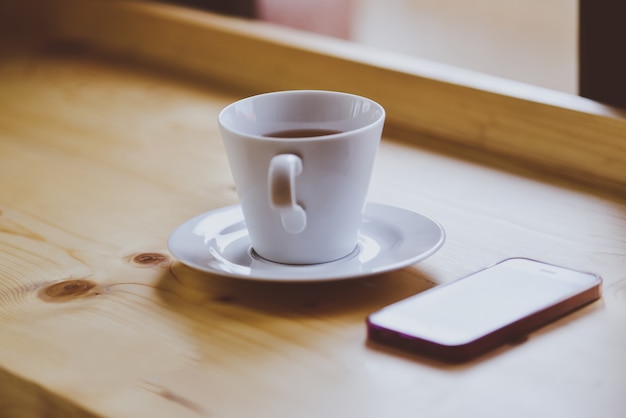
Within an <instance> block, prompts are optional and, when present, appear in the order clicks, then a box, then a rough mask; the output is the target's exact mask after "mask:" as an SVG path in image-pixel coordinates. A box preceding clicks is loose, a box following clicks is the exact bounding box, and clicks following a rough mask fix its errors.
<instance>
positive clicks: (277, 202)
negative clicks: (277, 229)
mask: <svg viewBox="0 0 626 418" xmlns="http://www.w3.org/2000/svg"><path fill="white" fill-rule="evenodd" d="M300 173H302V159H300V157H298V156H297V155H294V154H280V155H276V156H275V157H273V158H272V160H271V161H270V166H269V171H268V186H269V198H270V206H271V207H272V209H274V210H277V211H278V212H279V213H280V218H281V221H282V223H283V228H285V231H287V232H289V233H291V234H299V233H300V232H302V231H304V228H306V212H305V211H304V209H303V208H302V206H300V205H298V203H297V202H296V176H298V175H300Z"/></svg>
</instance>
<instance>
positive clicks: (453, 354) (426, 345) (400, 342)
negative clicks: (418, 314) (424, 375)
mask: <svg viewBox="0 0 626 418" xmlns="http://www.w3.org/2000/svg"><path fill="white" fill-rule="evenodd" d="M596 277H598V276H596ZM601 282H602V281H601V279H600V278H599V277H598V281H597V282H596V283H595V284H594V285H593V286H592V287H590V288H588V289H585V290H583V291H582V292H579V293H577V294H575V295H573V296H570V297H568V298H567V299H564V300H562V301H560V302H558V303H556V304H554V305H552V306H549V307H547V308H545V309H542V310H539V311H537V312H534V313H533V314H531V315H528V316H526V317H524V318H521V319H519V320H517V321H515V322H512V323H511V324H509V325H507V326H505V327H502V328H500V329H497V330H496V331H494V332H492V333H489V334H487V335H485V336H483V337H480V338H478V339H476V340H474V341H471V342H469V343H467V344H462V345H454V346H450V345H442V344H438V343H435V342H433V341H428V340H424V339H420V338H416V337H414V336H410V335H405V334H403V333H401V332H398V331H393V330H389V329H385V328H382V327H380V326H378V325H376V324H374V323H373V322H372V321H371V319H370V317H369V316H368V318H367V321H366V322H367V336H368V338H369V339H370V340H371V341H374V342H377V343H381V344H385V345H390V346H393V347H397V348H400V349H403V350H407V351H411V352H414V353H417V354H420V355H423V356H426V357H430V358H433V359H436V360H439V361H443V362H446V363H462V362H466V361H469V360H472V359H475V358H477V357H479V356H481V355H484V354H486V353H488V352H489V351H492V350H494V349H495V348H497V347H499V346H502V345H504V344H507V343H510V342H513V341H515V340H519V338H520V337H523V336H525V335H527V334H529V333H531V332H532V331H535V330H537V329H538V328H540V327H542V326H544V325H547V324H549V323H551V322H554V321H556V320H557V319H559V318H562V317H563V316H565V315H567V314H568V313H570V312H573V311H575V310H578V309H580V308H582V307H583V306H585V305H588V304H590V303H592V302H594V301H596V300H598V299H599V298H600V296H601V291H600V285H601Z"/></svg>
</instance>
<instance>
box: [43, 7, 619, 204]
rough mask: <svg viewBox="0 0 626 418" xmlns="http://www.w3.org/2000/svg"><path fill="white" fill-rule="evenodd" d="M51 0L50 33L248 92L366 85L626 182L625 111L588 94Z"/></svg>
mask: <svg viewBox="0 0 626 418" xmlns="http://www.w3.org/2000/svg"><path fill="white" fill-rule="evenodd" d="M45 7H47V8H49V9H52V8H53V10H49V11H48V12H49V15H48V20H47V23H48V24H47V25H44V26H45V27H47V28H48V32H47V38H48V40H49V41H50V40H52V41H59V40H72V41H80V42H86V43H88V44H90V45H92V46H94V47H97V48H101V49H105V50H108V51H113V52H115V53H118V54H122V55H124V56H127V57H132V58H133V59H136V60H141V61H143V62H146V63H150V64H151V65H155V66H159V67H161V68H166V69H171V70H176V71H178V72H179V73H182V74H188V75H189V76H192V75H193V76H194V77H202V78H205V79H207V80H212V81H214V82H218V83H222V84H224V85H226V86H230V87H234V88H237V89H238V90H237V91H241V92H242V93H243V94H254V93H258V92H264V91H271V90H285V89H301V88H306V89H329V90H341V91H349V92H352V93H356V94H361V95H364V96H368V97H371V98H372V99H374V100H376V101H378V102H380V103H381V104H382V105H383V106H384V107H385V108H386V110H387V113H388V122H387V123H388V125H390V126H392V127H397V128H400V129H402V130H403V131H404V132H407V131H408V132H411V131H412V132H416V133H420V134H427V135H429V136H432V137H435V138H437V139H440V140H441V141H448V142H452V143H456V144H461V145H464V146H469V147H471V148H473V149H476V150H480V151H486V152H489V153H494V154H498V155H501V156H504V157H506V158H512V159H515V160H518V162H522V163H524V164H527V165H529V166H530V167H537V168H538V169H540V170H542V171H549V172H552V173H553V174H556V175H558V176H559V177H563V178H567V179H573V180H575V181H579V182H582V183H586V184H590V185H592V186H599V187H602V188H606V189H608V190H612V191H615V190H617V191H620V192H621V191H625V190H626V169H624V167H626V112H625V111H622V110H618V109H614V108H610V107H608V106H603V105H602V104H599V103H597V102H594V101H591V100H588V99H584V98H581V97H578V96H574V95H570V94H565V93H560V92H556V91H551V90H547V89H543V88H539V87H535V86H531V85H526V84H523V83H519V82H514V81H509V80H503V79H498V78H496V77H491V76H487V75H484V74H478V73H474V72H470V71H466V70H462V69H459V68H454V67H450V66H445V65H441V64H437V63H433V62H429V61H425V60H420V59H417V58H412V57H406V56H401V55H398V54H394V53H387V52H383V51H379V50H375V49H371V48H368V47H364V46H362V45H357V44H354V43H351V42H346V41H342V40H337V39H332V38H327V37H323V36H318V35H314V34H309V33H304V32H300V31H296V30H293V29H289V28H284V27H278V26H275V25H271V24H267V23H264V22H258V21H248V20H244V19H236V18H229V17H224V16H218V15H214V14H211V13H206V12H199V11H194V10H189V9H184V8H180V7H176V6H172V5H167V4H160V3H151V2H141V1H117V0H113V1H111V0H88V1H87V0H60V1H57V2H54V5H53V6H51V5H48V4H46V6H45ZM45 7H43V8H45ZM39 11H40V13H41V14H44V15H45V13H47V12H46V11H45V10H41V9H39ZM40 18H41V17H40ZM419 136H420V135H416V136H415V137H416V138H419ZM416 141H417V139H416Z"/></svg>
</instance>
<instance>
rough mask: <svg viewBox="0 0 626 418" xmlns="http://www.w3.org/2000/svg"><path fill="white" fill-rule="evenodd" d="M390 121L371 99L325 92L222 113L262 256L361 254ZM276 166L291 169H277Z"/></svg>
mask: <svg viewBox="0 0 626 418" xmlns="http://www.w3.org/2000/svg"><path fill="white" fill-rule="evenodd" d="M384 119H385V111H384V109H383V108H382V107H381V106H380V105H379V104H377V103H376V102H374V101H372V100H370V99H367V98H364V97H360V96H356V95H352V94H347V93H340V92H331V91H319V90H294V91H283V92H275V93H267V94H261V95H258V96H252V97H248V98H246V99H242V100H240V101H237V102H235V103H233V104H231V105H229V106H227V107H226V108H225V109H224V110H222V112H221V113H220V115H219V126H220V130H221V133H222V139H223V142H224V146H225V149H226V154H227V157H228V161H229V164H230V168H231V172H232V175H233V178H234V181H235V185H236V187H237V193H238V195H239V200H240V204H241V208H242V211H243V214H244V218H245V221H246V225H247V229H248V234H249V236H250V241H251V243H252V247H253V249H254V251H255V252H256V253H257V254H258V255H259V256H261V257H263V258H265V259H268V260H271V261H274V262H278V263H286V264H317V263H324V262H329V261H333V260H337V259H340V258H343V257H345V256H347V255H349V254H351V253H352V252H353V251H354V249H355V247H356V245H357V240H358V234H359V228H360V225H361V219H362V215H363V209H364V207H365V201H366V197H367V190H368V187H369V183H370V178H371V173H372V168H373V165H374V160H375V157H376V152H377V150H378V145H379V143H380V137H381V134H382V129H383V124H384ZM275 157H277V158H275ZM276 160H279V161H281V160H284V161H288V162H289V163H285V164H288V165H286V166H280V167H279V169H274V168H275V167H274V164H275V161H276ZM270 167H271V168H270ZM276 172H278V173H279V174H275V173H276ZM283 177H284V178H283ZM276 184H279V185H280V187H278V186H276ZM283 189H284V190H283ZM277 194H278V195H279V197H278V198H277ZM293 225H296V227H293Z"/></svg>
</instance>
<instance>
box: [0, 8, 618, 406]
mask: <svg viewBox="0 0 626 418" xmlns="http://www.w3.org/2000/svg"><path fill="white" fill-rule="evenodd" d="M112 4H113V3H112ZM115 4H118V3H115ZM124 4H125V3H124ZM133 4H134V3H133ZM125 7H126V6H123V7H122V9H120V10H126V9H125ZM129 7H131V6H129ZM132 7H143V6H134V5H133V6H132ZM133 10H135V9H133ZM137 10H139V9H137ZM159 10H161V9H159ZM120 24H122V23H120ZM144 30H146V31H147V32H146V33H150V31H149V29H148V28H144ZM96 32H97V31H96ZM142 36H143V35H142ZM146 36H147V35H146ZM129 42H131V40H129ZM5 45H6V44H5ZM65 45H66V47H64V48H59V47H58V45H57V47H55V48H52V47H41V45H40V44H38V43H35V44H34V46H33V47H32V48H27V47H26V46H24V45H21V46H19V47H16V46H15V45H14V46H11V47H4V48H0V185H1V194H0V341H1V348H0V365H1V366H2V370H1V371H0V408H3V409H0V416H5V415H7V414H9V413H12V412H13V410H12V409H8V408H12V406H11V405H13V404H12V403H11V401H12V400H13V399H14V397H15V395H14V393H15V392H14V389H15V388H16V387H17V388H20V391H22V393H23V394H24V395H25V398H24V399H26V400H25V401H24V402H26V404H27V405H32V406H33V407H32V408H31V409H26V410H25V411H24V412H23V414H22V416H25V417H30V416H32V417H37V416H41V414H40V411H41V409H38V406H37V405H38V404H37V402H38V401H37V400H36V399H40V398H39V395H38V393H39V391H40V390H44V391H45V395H44V396H43V398H44V399H47V400H46V403H45V405H46V406H45V408H49V409H47V410H46V411H47V412H48V411H54V407H53V406H48V405H62V406H63V407H67V408H68V410H72V409H74V408H76V409H77V410H80V411H83V410H84V411H90V412H85V414H90V413H92V412H93V413H94V414H97V415H102V416H110V417H133V418H134V417H151V418H152V417H172V416H176V417H224V416H227V417H244V416H245V417H248V416H255V417H277V416H289V417H319V416H325V417H346V416H361V417H379V416H395V417H415V416H482V417H498V418H500V417H503V416H507V417H510V416H520V417H522V416H524V417H527V416H537V417H553V416H568V417H588V416H603V417H621V416H623V415H624V413H625V412H626V403H625V402H624V398H623V396H622V392H623V388H624V387H626V375H624V373H623V372H622V371H623V370H626V357H625V356H624V347H626V326H625V325H626V297H625V296H624V295H626V291H625V290H624V289H626V274H625V273H624V271H625V270H624V263H625V262H626V200H624V196H623V195H620V194H611V193H610V192H609V191H608V189H607V190H604V191H597V190H595V189H593V188H589V187H586V186H579V185H576V184H574V183H571V182H570V181H569V180H567V178H565V179H559V178H557V177H555V176H553V175H550V176H547V175H543V174H538V173H536V172H535V171H536V170H535V166H533V165H528V164H522V165H520V166H512V165H511V164H510V160H509V159H502V158H500V157H495V156H493V155H491V154H487V153H484V152H482V149H481V148H480V147H479V148H478V149H474V150H472V149H470V148H467V147H457V146H452V145H450V144H449V143H448V142H446V141H437V140H435V139H433V138H431V137H429V136H427V135H424V134H420V133H419V132H415V133H414V138H415V140H414V141H413V142H411V143H407V142H406V141H404V142H403V141H400V140H396V139H397V138H396V137H395V136H393V135H390V134H388V135H387V136H386V137H385V141H383V143H382V145H381V148H380V152H379V155H378V159H377V164H376V167H375V172H374V176H373V181H372V187H371V191H370V200H372V201H379V202H385V203H389V204H395V205H398V206H402V207H405V208H409V209H413V210H416V211H419V212H421V213H424V214H426V215H428V216H431V217H433V218H435V219H436V220H438V221H439V222H441V223H442V225H443V226H444V228H445V229H446V232H447V242H446V244H445V245H444V247H443V248H442V249H441V250H440V251H439V252H438V253H437V254H435V255H434V256H432V257H431V258H429V259H428V260H426V261H424V262H423V263H420V264H418V265H415V266H412V267H410V268H406V269H402V270H400V271H395V272H390V273H387V274H383V275H379V276H374V277H368V278H363V279H359V280H348V281H339V282H333V283H321V284H306V283H302V284H276V283H262V282H248V281H236V280H235V281H234V280H230V279H227V278H223V277H218V276H214V275H209V274H202V273H199V272H196V271H194V270H192V269H189V268H187V267H185V266H183V265H181V264H180V263H178V262H177V261H176V260H174V259H172V258H171V256H170V255H169V253H168V252H167V248H166V240H167V237H168V235H169V233H170V232H171V231H172V230H173V228H175V227H176V226H177V225H179V224H180V223H182V222H183V221H185V220H186V219H188V218H190V217H191V216H194V215H196V214H198V213H201V212H204V211H207V210H211V209H214V208H218V207H221V206H225V205H229V204H233V203H235V202H236V199H237V198H236V194H235V191H234V188H233V183H232V178H231V176H230V174H229V170H228V164H227V161H226V158H225V155H224V152H223V148H222V145H221V141H220V138H219V133H218V130H217V125H216V122H215V121H216V117H217V113H218V112H219V110H221V108H222V107H223V106H225V105H226V104H227V103H229V102H231V101H233V100H234V99H236V98H237V97H239V95H240V94H241V91H239V92H238V91H229V90H225V89H221V88H219V87H218V86H217V85H216V83H214V82H213V83H205V82H204V81H202V80H200V79H197V78H195V79H194V78H190V77H186V76H182V75H180V74H176V73H171V72H168V71H164V70H163V69H161V68H156V69H155V67H154V66H151V65H140V64H138V63H137V61H134V62H129V61H126V60H123V59H120V58H119V56H117V58H116V56H115V55H111V54H110V53H105V54H102V53H98V52H94V50H92V49H91V48H89V47H84V46H83V47H77V46H76V45H75V44H74V46H72V47H68V46H67V45H68V44H65ZM522 111H523V109H520V112H522ZM522 114H525V113H522ZM590 117H591V116H590ZM595 117H599V116H597V115H596V116H593V118H595ZM602 118H604V117H602ZM602 118H601V119H602ZM522 119H523V118H522ZM602 121H604V122H606V120H605V119H602V120H601V122H599V123H600V125H602V123H604V122H602ZM616 123H617V124H618V125H619V124H620V123H621V122H619V121H617V122H616ZM583 124H584V123H583ZM572 129H573V128H572ZM390 132H391V131H390ZM416 144H420V146H416ZM509 256H526V257H531V258H538V259H542V260H545V261H547V262H552V263H555V264H561V265H566V266H570V267H572V268H577V269H581V270H588V271H593V272H596V273H598V274H600V275H602V276H603V278H604V281H605V282H604V286H603V291H604V296H603V299H602V300H601V301H600V302H598V303H595V304H592V305H590V306H588V307H586V308H584V309H583V310H581V311H578V312H576V313H575V314H573V315H571V316H569V317H567V318H564V319H563V320H561V321H559V322H557V323H555V324H552V325H550V326H549V327H547V328H545V329H543V330H541V331H539V332H536V333H534V334H533V335H532V336H531V338H530V339H529V340H528V342H527V343H524V344H520V345H517V346H514V347H504V348H502V349H501V350H499V351H497V352H496V353H493V354H491V355H489V356H488V357H486V358H481V359H479V360H477V361H474V362H472V363H470V364H469V365H463V366H444V365H440V364H436V363H432V362H430V361H427V360H423V359H420V358H416V357H410V356H406V355H403V354H401V353H397V352H393V351H391V350H386V349H381V348H380V347H375V346H371V345H369V344H368V343H367V342H366V340H365V323H364V320H365V316H366V315H367V314H368V313H369V312H372V311H373V310H376V309H378V308H380V307H382V306H385V305H387V304H389V303H391V302H394V301H396V300H399V299H402V298H404V297H407V296H409V295H412V294H415V293H417V292H419V291H422V290H424V289H426V288H429V287H432V286H434V285H436V284H438V283H443V282H446V281H450V280H453V279H456V278H457V277H460V276H462V275H465V274H468V273H470V272H472V271H474V270H477V269H478V268H481V267H483V266H485V265H487V264H490V263H493V262H496V261H499V260H501V259H502V258H505V257H509ZM29 399H32V401H31V400H29ZM48 402H50V403H48ZM7 405H9V406H8V407H7ZM67 414H68V415H69V414H70V412H68V413H67ZM50 415H52V416H54V415H53V412H50ZM18 416H20V415H18ZM69 416H71V415H69ZM78 416H81V415H78ZM87 416H88V415H87Z"/></svg>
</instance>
